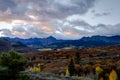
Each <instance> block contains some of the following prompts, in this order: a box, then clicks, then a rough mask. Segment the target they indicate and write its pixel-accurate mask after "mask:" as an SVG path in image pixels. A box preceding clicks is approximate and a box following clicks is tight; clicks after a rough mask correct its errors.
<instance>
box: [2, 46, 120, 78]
mask: <svg viewBox="0 0 120 80" xmlns="http://www.w3.org/2000/svg"><path fill="white" fill-rule="evenodd" d="M119 79H120V46H114V47H104V48H103V47H101V48H89V49H81V50H63V51H43V52H38V53H34V54H33V53H32V54H31V53H26V54H22V55H21V54H19V53H17V52H15V51H13V50H11V51H9V52H8V53H2V54H0V80H119Z"/></svg>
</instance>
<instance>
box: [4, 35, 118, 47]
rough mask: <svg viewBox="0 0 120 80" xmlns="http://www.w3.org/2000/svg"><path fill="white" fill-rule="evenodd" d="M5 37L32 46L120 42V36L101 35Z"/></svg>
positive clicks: (90, 45) (111, 43) (91, 44)
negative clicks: (75, 38) (67, 37)
mask: <svg viewBox="0 0 120 80" xmlns="http://www.w3.org/2000/svg"><path fill="white" fill-rule="evenodd" d="M4 39H6V40H8V41H10V42H21V43H22V44H24V45H26V46H28V47H32V48H54V49H57V48H64V47H69V46H75V47H83V48H86V47H98V46H107V45H115V44H120V36H110V37H106V36H99V35H97V36H92V37H83V38H81V39H78V40H59V39H56V38H54V37H52V36H50V37H48V38H30V39H20V38H9V37H4Z"/></svg>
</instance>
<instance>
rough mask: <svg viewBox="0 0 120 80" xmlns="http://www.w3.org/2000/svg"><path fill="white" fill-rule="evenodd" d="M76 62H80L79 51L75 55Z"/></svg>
mask: <svg viewBox="0 0 120 80" xmlns="http://www.w3.org/2000/svg"><path fill="white" fill-rule="evenodd" d="M74 61H75V64H80V54H79V53H78V52H77V53H75V56H74Z"/></svg>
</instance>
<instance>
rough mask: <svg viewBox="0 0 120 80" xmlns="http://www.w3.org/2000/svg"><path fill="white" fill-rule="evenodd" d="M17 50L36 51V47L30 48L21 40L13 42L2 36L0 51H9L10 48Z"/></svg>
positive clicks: (22, 51) (23, 51)
mask: <svg viewBox="0 0 120 80" xmlns="http://www.w3.org/2000/svg"><path fill="white" fill-rule="evenodd" d="M11 49H13V50H15V51H17V52H21V53H25V52H30V51H35V49H32V48H29V47H27V46H26V45H24V44H23V43H22V42H20V41H18V42H17V41H16V42H11V41H9V40H7V39H6V38H0V53H2V52H8V51H9V50H11Z"/></svg>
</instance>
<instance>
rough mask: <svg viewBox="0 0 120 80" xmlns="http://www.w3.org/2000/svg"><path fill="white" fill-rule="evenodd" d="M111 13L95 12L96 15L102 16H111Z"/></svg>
mask: <svg viewBox="0 0 120 80" xmlns="http://www.w3.org/2000/svg"><path fill="white" fill-rule="evenodd" d="M110 14H111V13H110V12H104V13H95V15H94V16H95V17H101V16H109V15H110Z"/></svg>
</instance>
